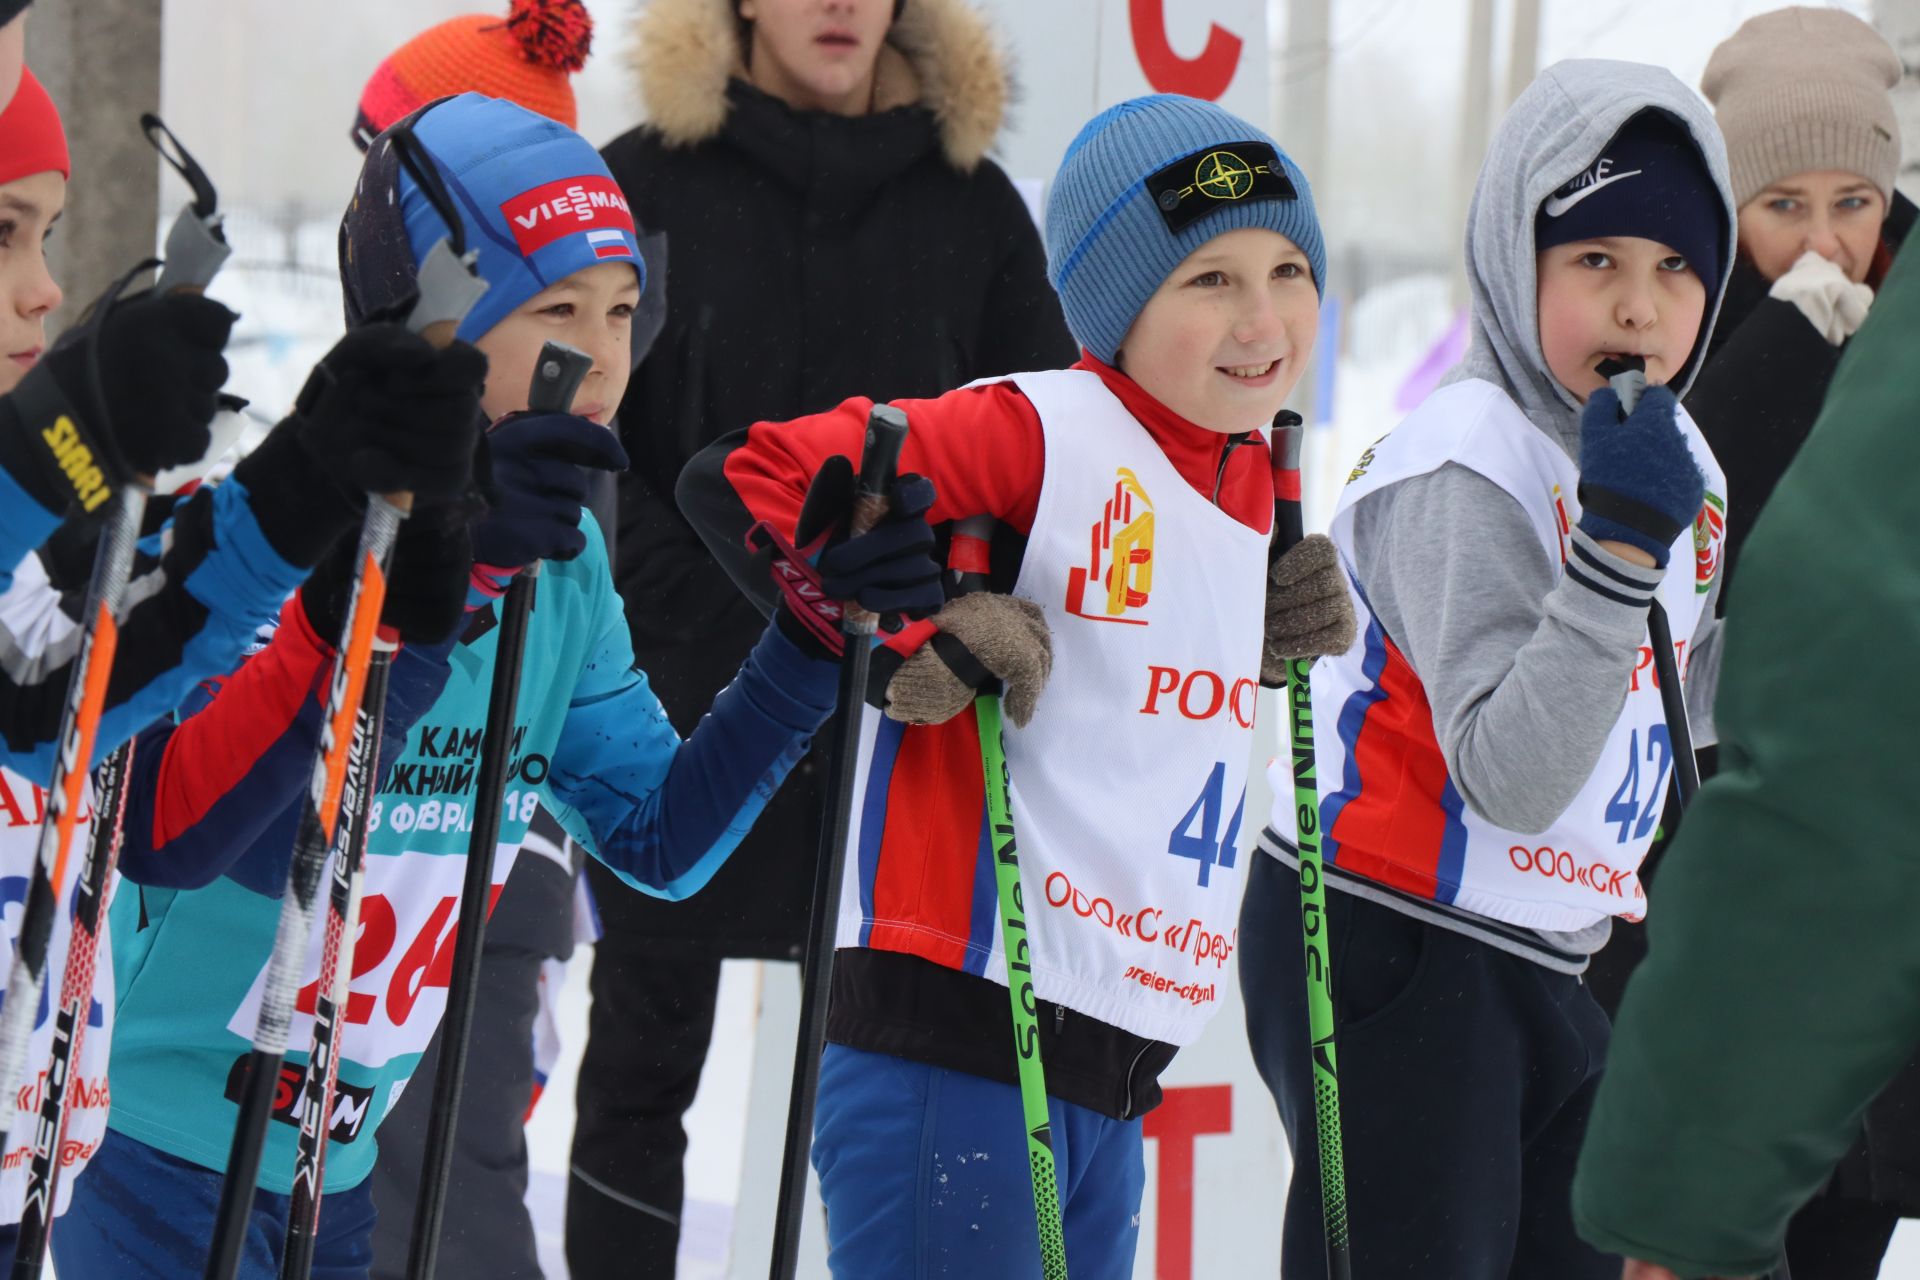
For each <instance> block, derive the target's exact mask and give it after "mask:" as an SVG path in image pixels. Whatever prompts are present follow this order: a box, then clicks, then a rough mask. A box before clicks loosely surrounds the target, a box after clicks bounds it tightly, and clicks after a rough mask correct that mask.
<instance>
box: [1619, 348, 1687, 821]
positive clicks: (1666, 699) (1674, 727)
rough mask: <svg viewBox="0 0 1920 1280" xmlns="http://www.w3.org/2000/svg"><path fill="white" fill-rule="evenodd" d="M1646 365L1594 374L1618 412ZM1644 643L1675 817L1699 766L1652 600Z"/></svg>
mask: <svg viewBox="0 0 1920 1280" xmlns="http://www.w3.org/2000/svg"><path fill="white" fill-rule="evenodd" d="M1646 370H1647V362H1646V361H1645V360H1643V359H1642V358H1640V357H1639V356H1627V357H1624V358H1621V359H1608V360H1603V361H1602V362H1601V363H1600V366H1599V368H1598V369H1597V370H1596V372H1598V373H1599V374H1600V376H1601V377H1603V378H1605V379H1606V380H1607V383H1608V385H1609V386H1611V387H1612V388H1613V392H1614V394H1615V395H1617V396H1619V397H1620V408H1621V411H1622V412H1624V413H1632V412H1633V407H1634V405H1636V404H1638V403H1639V402H1640V393H1641V392H1643V391H1645V390H1646V389H1647V373H1646ZM1647 643H1648V644H1649V645H1650V646H1651V647H1652V649H1653V676H1654V681H1655V683H1657V684H1658V685H1659V686H1660V709H1661V711H1662V712H1663V713H1664V715H1665V717H1666V721H1667V737H1668V738H1669V739H1670V740H1671V744H1672V747H1673V785H1674V790H1675V791H1676V793H1677V794H1678V795H1679V799H1680V803H1679V804H1678V806H1676V808H1677V812H1676V814H1675V817H1678V816H1680V814H1684V813H1685V812H1686V810H1687V806H1688V805H1690V804H1692V803H1693V797H1694V795H1695V794H1696V793H1697V792H1698V791H1699V790H1700V762H1699V761H1698V760H1697V759H1695V758H1694V754H1693V726H1692V724H1691V722H1690V721H1688V719H1687V694H1686V690H1685V689H1684V688H1683V687H1682V686H1681V683H1680V663H1679V660H1678V659H1677V658H1676V657H1675V656H1674V652H1673V626H1672V624H1671V623H1670V622H1668V621H1667V611H1666V608H1665V607H1664V606H1663V605H1662V604H1661V603H1660V601H1659V600H1658V599H1655V600H1654V602H1653V604H1652V606H1651V607H1650V608H1649V609H1648V610H1647Z"/></svg>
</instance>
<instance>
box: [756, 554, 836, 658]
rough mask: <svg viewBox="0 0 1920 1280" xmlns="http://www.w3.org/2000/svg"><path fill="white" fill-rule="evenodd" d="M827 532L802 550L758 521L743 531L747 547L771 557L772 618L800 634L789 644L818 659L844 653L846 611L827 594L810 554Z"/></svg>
mask: <svg viewBox="0 0 1920 1280" xmlns="http://www.w3.org/2000/svg"><path fill="white" fill-rule="evenodd" d="M831 532H832V531H831V530H830V529H829V530H823V531H822V532H821V534H820V536H819V537H818V538H817V539H815V540H814V542H813V543H811V544H809V545H808V547H807V548H805V549H802V548H800V547H796V546H794V545H793V543H792V541H790V540H789V539H788V538H787V537H786V535H785V534H783V533H781V532H780V531H779V530H778V529H776V528H774V526H773V525H772V524H770V523H768V522H767V521H765V520H762V521H760V522H759V523H758V524H756V525H754V526H753V528H751V529H749V530H747V546H748V547H749V548H750V549H751V550H753V551H755V552H765V553H767V554H768V555H769V556H770V557H771V561H770V563H769V565H768V570H769V572H770V573H771V574H772V576H773V583H774V586H775V588H777V589H778V590H779V592H780V605H779V607H778V608H776V609H775V616H776V618H779V619H781V620H782V621H785V622H787V623H788V624H790V625H792V626H795V627H797V628H799V630H800V632H801V634H800V635H794V636H792V637H791V638H792V639H793V641H794V642H795V643H796V644H799V645H801V646H802V647H803V648H808V649H811V650H813V651H814V652H815V653H816V654H818V655H820V656H822V657H831V658H839V657H841V656H843V655H844V654H845V653H846V651H847V633H846V628H845V622H846V611H845V610H844V609H842V608H841V605H840V602H839V601H838V600H835V599H834V598H833V597H832V596H830V595H828V594H827V589H826V585H825V584H824V583H823V582H822V581H821V578H820V571H819V570H818V569H816V568H814V566H813V557H812V554H810V553H817V552H818V551H819V549H820V548H821V547H823V546H825V545H826V542H827V538H828V537H829V536H830V535H831Z"/></svg>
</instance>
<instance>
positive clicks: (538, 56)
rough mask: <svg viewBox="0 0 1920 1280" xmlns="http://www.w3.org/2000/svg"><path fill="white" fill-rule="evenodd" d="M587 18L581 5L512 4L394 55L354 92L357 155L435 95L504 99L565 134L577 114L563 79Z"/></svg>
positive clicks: (574, 66) (461, 20)
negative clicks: (356, 97)
mask: <svg viewBox="0 0 1920 1280" xmlns="http://www.w3.org/2000/svg"><path fill="white" fill-rule="evenodd" d="M592 45H593V19H592V18H591V17H589V16H588V15H587V7H586V5H585V4H584V3H583V2H582V0H512V5H511V8H510V10H509V12H508V14H507V18H506V20H505V21H504V22H503V21H501V20H500V19H499V18H498V17H495V16H492V15H489V14H483V13H469V14H466V15H464V16H462V17H458V18H451V19H449V20H448V21H446V22H443V23H441V24H440V25H439V26H437V27H430V28H428V29H427V30H426V31H423V32H421V33H420V34H419V35H417V36H415V37H414V38H413V39H411V40H409V41H407V42H406V43H405V44H403V45H401V46H400V47H399V48H398V49H396V50H394V51H393V53H392V55H391V56H389V57H388V58H387V60H386V61H385V62H382V63H381V64H380V65H379V67H378V68H376V69H375V70H374V73H373V76H372V78H371V79H369V80H368V81H367V87H366V89H365V90H364V91H362V93H361V95H360V115H359V119H358V120H356V121H355V122H354V129H353V137H354V141H355V142H356V143H358V144H359V146H360V148H361V150H363V151H364V150H365V149H366V147H367V145H368V144H369V143H371V142H372V141H373V139H374V138H375V137H377V136H379V134H380V133H381V132H382V131H383V130H385V129H386V128H387V127H388V126H389V125H391V124H392V123H393V122H394V121H396V120H401V119H404V118H405V117H406V116H408V115H410V114H412V113H413V112H414V111H416V110H418V109H419V108H421V107H423V106H425V105H426V104H427V103H429V102H433V101H435V100H436V99H439V98H446V97H451V96H454V95H456V94H461V93H467V92H473V93H481V94H485V95H486V96H487V97H489V98H505V99H507V100H508V101H509V102H517V103H519V104H520V105H521V106H523V107H525V108H527V110H529V111H536V112H538V113H539V114H541V115H543V116H546V117H547V118H548V119H550V120H557V121H559V122H560V123H561V124H563V125H565V126H567V128H569V129H571V128H573V127H574V124H575V123H576V122H577V121H578V119H579V115H578V112H577V111H576V110H575V107H574V102H573V84H572V81H571V80H570V78H569V77H570V76H571V75H572V74H573V73H574V72H575V71H578V70H579V69H580V68H581V67H582V66H584V65H585V64H586V61H587V51H588V50H589V49H590V48H591V47H592Z"/></svg>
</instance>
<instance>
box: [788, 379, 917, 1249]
mask: <svg viewBox="0 0 1920 1280" xmlns="http://www.w3.org/2000/svg"><path fill="white" fill-rule="evenodd" d="M906 442H907V415H906V414H905V413H903V412H901V411H900V410H899V409H897V408H895V407H894V406H892V405H890V404H876V405H874V406H873V412H872V413H870V414H869V415H868V416H867V435H866V441H865V443H864V444H863V446H862V448H861V453H860V490H859V497H858V498H856V499H855V501H854V508H853V517H852V519H851V520H850V521H849V526H850V527H849V532H850V533H852V534H854V535H859V534H862V533H865V532H866V531H867V530H869V529H871V528H873V526H874V525H875V524H876V523H878V522H879V519H880V517H881V516H883V515H885V514H886V510H887V500H886V493H887V490H889V489H891V488H892V487H893V477H894V472H895V471H896V470H897V469H898V467H899V463H900V450H901V448H902V447H904V446H905V444H906ZM878 624H879V619H877V618H875V617H874V615H872V614H871V613H868V612H867V611H866V610H865V609H861V608H857V607H855V606H853V605H848V606H847V609H846V613H845V616H844V618H843V619H842V623H841V625H842V627H843V628H844V629H845V631H846V634H847V649H846V655H845V656H844V657H843V658H841V660H840V692H839V701H838V704H837V706H836V709H835V711H834V713H833V735H832V741H831V743H830V745H829V747H828V750H829V751H830V752H831V754H830V755H829V756H828V758H827V804H828V807H827V811H826V813H825V814H824V815H822V818H823V820H822V822H821V824H820V849H819V856H818V857H817V858H815V860H814V866H813V905H812V908H811V911H812V914H811V915H810V916H809V917H808V922H807V955H806V960H805V962H804V968H803V969H802V970H801V979H800V982H801V985H800V1034H799V1038H798V1040H797V1042H796V1044H795V1046H794V1055H793V1088H792V1090H791V1091H790V1092H789V1093H788V1095H787V1136H786V1146H785V1148H784V1150H783V1151H782V1152H781V1157H780V1198H779V1201H778V1203H777V1208H776V1213H777V1214H778V1216H777V1217H776V1218H775V1220H774V1233H773V1258H772V1262H771V1264H770V1267H769V1271H768V1274H769V1275H770V1276H771V1277H772V1278H773V1280H793V1273H794V1268H796V1267H797V1266H798V1265H799V1263H800V1220H801V1216H802V1215H803V1214H804V1213H805V1212H806V1206H807V1156H808V1152H809V1151H810V1149H811V1148H812V1146H813V1103H814V1095H815V1093H816V1092H817V1091H818V1090H819V1087H820V1054H821V1051H822V1049H823V1048H824V1046H825V1044H826V1039H827V994H828V992H829V991H830V990H831V988H832V984H833V935H834V927H835V925H836V924H838V923H839V917H840V885H841V882H842V880H843V879H844V877H845V874H846V859H845V854H846V847H847V834H848V831H849V829H850V828H851V826H852V817H853V775H854V766H855V764H856V763H857V761H856V757H857V756H858V754H859V751H860V734H861V723H862V720H863V719H864V715H865V712H866V707H867V670H868V666H869V664H870V662H871V659H872V656H873V651H872V637H873V635H874V634H875V633H876V632H877V631H878V629H879V625H878Z"/></svg>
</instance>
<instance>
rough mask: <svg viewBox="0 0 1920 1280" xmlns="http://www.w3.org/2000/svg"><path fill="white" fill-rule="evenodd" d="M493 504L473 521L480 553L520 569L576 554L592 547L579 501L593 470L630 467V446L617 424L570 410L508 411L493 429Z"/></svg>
mask: <svg viewBox="0 0 1920 1280" xmlns="http://www.w3.org/2000/svg"><path fill="white" fill-rule="evenodd" d="M487 445H488V451H489V453H490V454H491V457H492V463H493V488H494V493H493V495H492V498H493V504H492V505H493V509H492V510H491V511H489V512H487V514H486V515H485V516H483V517H481V518H480V519H479V520H478V521H476V522H475V523H474V526H473V558H474V559H475V560H477V561H478V562H479V563H481V564H483V565H486V566H488V567H490V568H494V569H510V570H518V569H522V568H525V567H526V566H527V565H530V564H532V563H533V562H534V561H536V560H571V559H573V558H574V557H575V556H577V555H579V554H580V553H581V552H582V551H584V550H586V547H587V535H586V534H584V533H582V532H580V509H581V507H583V506H584V505H585V504H586V501H587V472H586V468H588V467H592V468H594V469H595V470H598V471H625V470H626V469H627V451H626V450H625V449H622V448H621V447H620V440H619V438H618V437H616V436H615V435H614V434H613V432H612V431H610V430H608V429H607V428H606V427H603V426H601V425H599V424H598V423H596V422H591V421H589V420H588V419H586V418H576V417H574V416H573V415H572V414H567V413H516V414H509V415H508V416H507V417H505V418H502V419H501V420H500V421H499V422H498V423H497V424H495V426H494V428H493V430H492V431H490V432H489V433H488V435H487Z"/></svg>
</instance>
